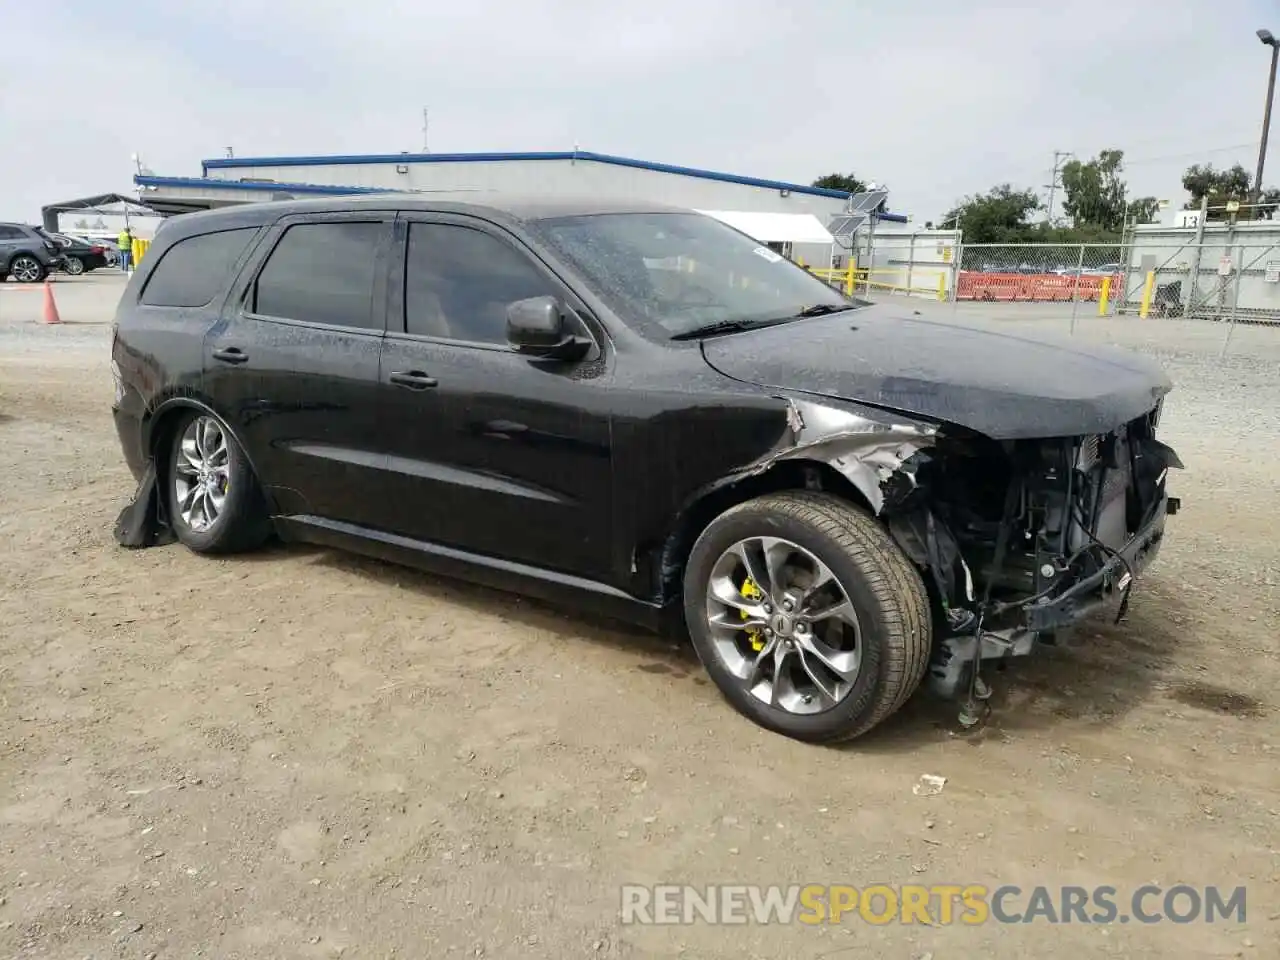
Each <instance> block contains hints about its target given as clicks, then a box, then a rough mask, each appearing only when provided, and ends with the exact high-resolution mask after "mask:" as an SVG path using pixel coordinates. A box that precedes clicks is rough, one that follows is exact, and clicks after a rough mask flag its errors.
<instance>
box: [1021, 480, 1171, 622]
mask: <svg viewBox="0 0 1280 960" xmlns="http://www.w3.org/2000/svg"><path fill="white" fill-rule="evenodd" d="M1168 515H1169V498H1168V497H1167V496H1162V497H1161V500H1160V503H1159V505H1158V506H1157V508H1156V511H1155V515H1154V516H1153V517H1152V519H1151V520H1150V522H1148V524H1147V525H1146V526H1145V527H1143V528H1142V529H1141V530H1139V531H1138V533H1137V534H1136V535H1134V537H1133V538H1132V539H1130V540H1129V542H1128V543H1126V544H1125V545H1124V546H1123V547H1121V548H1120V549H1119V550H1117V551H1116V554H1115V555H1114V556H1112V557H1110V558H1109V559H1108V560H1107V562H1106V563H1105V564H1104V565H1103V567H1102V568H1101V569H1100V570H1098V571H1097V572H1096V573H1093V574H1091V575H1090V576H1088V577H1085V578H1084V579H1083V580H1078V581H1076V582H1075V583H1074V584H1072V585H1071V586H1069V587H1067V588H1065V589H1064V590H1063V591H1062V592H1061V593H1058V594H1051V595H1049V596H1047V597H1044V598H1043V599H1042V600H1040V601H1039V602H1038V603H1035V604H1033V605H1031V606H1030V607H1027V608H1026V611H1025V621H1024V625H1025V627H1026V629H1028V630H1030V631H1033V632H1036V633H1041V632H1045V631H1050V630H1060V629H1062V628H1063V627H1068V626H1071V625H1072V624H1074V623H1076V622H1078V621H1080V620H1082V619H1084V618H1085V617H1087V616H1089V615H1090V614H1092V613H1094V612H1095V611H1097V610H1099V609H1101V608H1105V607H1109V606H1116V605H1118V604H1119V603H1120V602H1121V599H1122V598H1123V596H1124V593H1125V589H1126V587H1127V586H1128V584H1129V581H1128V578H1129V577H1131V576H1132V577H1139V576H1141V575H1142V573H1143V571H1144V570H1146V569H1147V567H1149V566H1150V565H1151V563H1152V561H1154V560H1155V558H1156V556H1157V555H1158V554H1159V553H1160V546H1161V544H1162V542H1163V541H1164V525H1165V519H1166V518H1167V517H1168Z"/></svg>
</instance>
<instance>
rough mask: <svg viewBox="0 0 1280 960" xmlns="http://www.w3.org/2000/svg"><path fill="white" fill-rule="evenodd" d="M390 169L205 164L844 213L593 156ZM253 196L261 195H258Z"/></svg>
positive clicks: (220, 173)
mask: <svg viewBox="0 0 1280 960" xmlns="http://www.w3.org/2000/svg"><path fill="white" fill-rule="evenodd" d="M404 167H405V169H406V170H407V172H406V173H397V172H396V168H397V165H396V164H394V163H343V164H315V165H312V164H306V165H298V166H274V165H273V166H261V167H248V166H245V167H231V168H219V167H211V168H210V169H209V170H208V176H209V177H210V178H212V179H219V180H249V179H255V180H274V181H276V182H279V183H310V184H324V185H327V186H359V187H379V188H385V189H391V190H422V191H439V192H446V193H454V192H464V193H467V192H474V193H476V194H485V193H493V192H503V193H515V194H530V195H536V196H548V197H561V196H597V197H625V198H635V199H644V200H651V201H654V202H661V203H670V204H673V205H676V206H685V207H700V208H703V209H710V210H746V211H757V212H761V213H812V214H814V215H815V216H817V218H818V219H819V220H820V221H822V223H823V224H824V225H825V224H826V223H827V222H828V221H829V220H830V218H831V217H832V216H834V215H836V214H838V213H840V212H842V211H843V210H844V206H845V203H844V201H843V200H841V199H838V198H836V197H821V196H815V195H812V194H802V193H797V192H795V191H792V192H790V193H789V194H788V195H787V196H783V195H782V191H780V190H775V189H771V188H768V187H759V186H750V185H747V184H740V183H729V182H724V181H718V180H711V179H706V178H702V177H693V176H687V175H682V174H678V173H668V172H665V171H659V170H647V169H643V168H638V167H625V166H619V165H617V164H611V163H601V162H599V161H596V160H584V159H578V160H499V161H486V160H472V161H463V162H448V161H444V162H435V161H431V162H414V161H412V160H407V162H406V163H405V164H404ZM255 199H263V197H261V196H260V195H259V196H258V197H256V198H255Z"/></svg>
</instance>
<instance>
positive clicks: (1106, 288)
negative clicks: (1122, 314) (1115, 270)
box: [1098, 277, 1111, 317]
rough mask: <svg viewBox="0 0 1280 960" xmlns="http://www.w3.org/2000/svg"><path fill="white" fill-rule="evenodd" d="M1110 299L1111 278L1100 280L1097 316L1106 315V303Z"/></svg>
mask: <svg viewBox="0 0 1280 960" xmlns="http://www.w3.org/2000/svg"><path fill="white" fill-rule="evenodd" d="M1110 299H1111V278H1110V277H1103V278H1102V289H1101V290H1099V291H1098V316H1100V317H1105V316H1106V315H1107V301H1108V300H1110Z"/></svg>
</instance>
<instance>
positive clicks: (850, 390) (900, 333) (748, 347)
mask: <svg viewBox="0 0 1280 960" xmlns="http://www.w3.org/2000/svg"><path fill="white" fill-rule="evenodd" d="M702 350H703V356H704V357H705V358H706V361H707V363H709V364H710V365H711V366H712V367H713V368H714V369H716V370H718V371H719V372H720V373H722V374H724V375H725V376H728V377H732V378H734V379H735V380H741V381H744V382H747V383H753V384H757V385H759V386H766V387H776V388H778V389H779V390H788V391H801V392H804V393H809V394H818V395H821V396H827V397H836V398H839V399H842V400H847V401H852V402H855V403H858V402H861V403H865V404H869V405H872V406H876V407H880V408H883V409H887V410H894V411H899V412H901V413H904V414H908V415H913V416H917V417H923V418H925V419H927V420H932V421H935V422H941V423H952V424H956V425H958V426H962V427H967V428H969V429H971V430H976V431H978V432H980V433H983V434H986V435H987V436H988V437H991V438H992V439H995V440H1015V439H1024V438H1033V437H1068V436H1081V435H1085V434H1093V433H1106V432H1107V431H1110V430H1113V429H1114V428H1116V427H1118V426H1120V425H1121V424H1123V423H1126V422H1127V421H1129V420H1132V419H1133V418H1134V417H1138V416H1141V415H1142V414H1144V413H1146V412H1147V411H1148V410H1150V409H1151V408H1152V407H1153V406H1155V404H1156V402H1157V401H1158V400H1159V399H1160V398H1161V397H1162V396H1164V395H1165V394H1166V393H1168V392H1169V390H1170V389H1171V388H1172V383H1171V382H1170V380H1169V378H1168V376H1167V375H1166V374H1165V372H1164V370H1163V369H1162V368H1161V367H1160V365H1159V364H1158V363H1157V362H1156V361H1155V360H1152V359H1150V358H1148V357H1146V356H1143V355H1142V354H1139V353H1134V352H1132V351H1128V350H1121V349H1118V348H1112V347H1102V346H1095V345H1091V344H1084V343H1081V342H1080V341H1079V340H1066V339H1063V340H1058V341H1054V340H1052V339H1049V338H1044V337H1042V336H1035V335H1029V334H1027V333H1025V332H1024V331H1023V328H1021V327H1020V328H1019V329H1018V330H1016V331H1015V330H1014V329H1013V327H1012V323H1011V325H1010V329H1009V330H997V329H984V328H980V327H975V326H964V325H962V324H960V323H948V322H938V321H934V320H927V319H925V318H923V317H918V316H912V315H906V314H904V312H903V310H902V309H901V308H900V307H889V306H884V305H876V306H870V307H865V308H863V309H861V310H852V311H849V312H848V313H838V314H833V315H831V316H828V317H817V318H814V319H812V320H799V321H795V322H793V323H787V324H782V325H779V326H773V327H765V328H762V329H760V330H749V331H745V332H742V333H734V334H730V335H727V336H721V337H714V338H710V339H707V340H705V341H703V345H702Z"/></svg>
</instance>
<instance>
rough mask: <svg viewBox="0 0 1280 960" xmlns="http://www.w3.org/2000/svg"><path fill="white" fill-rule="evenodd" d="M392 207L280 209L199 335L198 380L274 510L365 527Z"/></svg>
mask: <svg viewBox="0 0 1280 960" xmlns="http://www.w3.org/2000/svg"><path fill="white" fill-rule="evenodd" d="M393 219H394V218H393V215H392V214H383V213H379V212H370V213H361V214H335V215H327V216H326V215H308V216H299V217H291V218H287V219H286V220H284V221H283V222H281V223H280V224H278V225H277V226H276V227H275V228H274V229H273V231H272V233H271V235H270V236H268V237H267V238H266V240H265V241H264V242H263V243H262V244H260V245H259V248H258V250H257V252H256V254H255V257H254V259H253V261H252V262H251V263H250V265H249V266H248V267H247V268H246V270H245V271H244V272H243V273H242V275H241V283H240V286H239V287H238V288H237V295H236V296H235V297H234V298H233V299H232V300H230V301H229V302H228V306H227V309H226V310H225V311H224V314H223V318H222V320H221V321H219V323H218V324H217V325H216V326H214V327H213V328H212V329H211V330H210V331H209V333H208V335H207V336H206V338H205V389H206V391H207V392H208V393H209V395H210V396H211V398H212V399H213V400H214V402H215V404H216V406H217V408H218V410H219V412H220V413H222V415H223V416H225V417H227V419H228V422H229V423H231V425H232V426H233V428H235V429H236V431H237V433H238V434H239V436H240V437H241V439H242V440H243V442H244V444H245V447H246V449H247V451H248V453H249V456H250V459H251V460H252V461H253V465H254V468H255V469H256V470H257V472H258V477H259V480H260V481H261V482H262V484H263V485H264V487H265V488H266V489H267V492H268V494H269V495H270V496H271V498H272V500H273V501H274V502H275V504H276V507H277V510H278V512H279V513H281V514H286V515H288V514H293V515H313V516H319V517H325V518H328V519H332V520H340V521H345V522H348V523H354V524H361V525H364V524H368V523H369V522H370V521H371V520H372V519H373V517H372V510H371V509H370V505H371V504H372V503H373V502H376V500H377V499H378V485H379V483H380V480H381V467H382V460H383V456H382V454H381V452H380V451H378V450H377V448H376V446H374V444H373V442H372V438H373V436H374V427H375V424H376V420H377V413H378V411H377V406H378V403H379V400H380V398H379V389H378V352H379V350H380V348H381V345H382V336H383V327H384V320H385V316H386V309H385V304H386V298H385V290H386V264H387V254H388V251H389V249H390V246H391V232H392V223H393Z"/></svg>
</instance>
